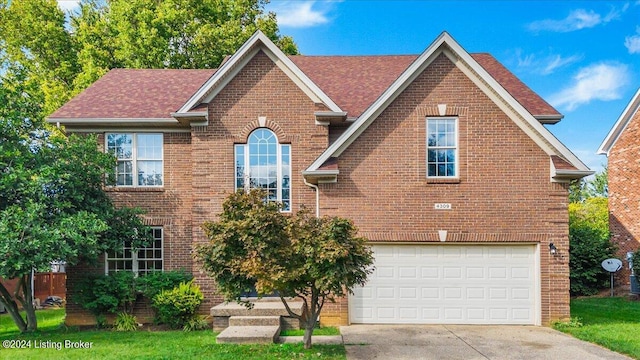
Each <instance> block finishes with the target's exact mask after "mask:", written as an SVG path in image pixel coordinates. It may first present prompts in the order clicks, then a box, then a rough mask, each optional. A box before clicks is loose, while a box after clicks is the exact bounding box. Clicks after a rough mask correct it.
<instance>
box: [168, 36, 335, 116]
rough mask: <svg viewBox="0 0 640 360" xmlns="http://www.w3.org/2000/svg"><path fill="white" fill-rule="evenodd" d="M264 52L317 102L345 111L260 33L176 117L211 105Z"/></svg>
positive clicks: (248, 41) (224, 64)
mask: <svg viewBox="0 0 640 360" xmlns="http://www.w3.org/2000/svg"><path fill="white" fill-rule="evenodd" d="M260 51H263V52H264V53H265V54H266V55H267V56H269V58H271V60H272V61H273V62H274V63H275V64H276V65H277V66H278V67H279V68H280V69H281V70H282V71H283V72H284V73H285V74H286V75H287V76H289V78H291V80H292V81H293V82H294V83H296V84H297V85H298V86H299V87H300V89H301V90H302V91H304V92H305V93H306V94H307V95H308V96H309V97H310V98H311V99H313V100H314V101H315V102H319V103H323V104H324V105H325V106H327V108H329V109H330V111H333V112H342V110H341V109H340V107H338V105H336V103H335V102H333V100H332V99H331V98H330V97H329V96H327V94H325V93H324V92H323V91H322V90H321V89H320V88H319V87H318V86H317V85H316V84H315V83H314V82H313V81H311V79H309V78H308V77H307V75H306V74H305V73H304V72H302V71H301V70H300V68H298V67H297V66H296V65H295V64H294V63H293V62H292V61H291V60H290V59H289V58H288V57H287V56H286V55H285V54H284V53H283V52H282V51H281V50H280V49H279V48H278V47H277V46H276V45H275V44H274V43H273V42H272V41H271V40H269V38H268V37H267V36H266V35H265V34H264V33H262V32H261V31H259V30H258V31H257V32H256V33H255V34H254V35H253V36H251V38H249V40H247V42H245V43H244V44H243V45H242V46H241V47H240V49H238V51H236V53H235V54H233V55H232V56H231V57H230V58H228V59H227V60H226V61H225V62H224V63H223V64H222V66H221V67H220V69H218V71H217V72H216V73H215V74H214V75H213V76H212V77H211V78H210V79H209V80H208V81H207V82H206V83H204V84H203V85H202V87H200V89H198V91H197V92H196V93H195V94H194V95H193V96H192V97H191V98H189V100H187V101H186V102H185V103H184V105H183V106H182V107H181V108H180V109H179V110H178V111H177V112H176V113H175V114H174V116H184V115H185V114H188V113H189V111H191V110H192V109H193V108H194V107H197V106H198V105H200V104H201V103H208V102H210V101H211V100H212V99H213V97H215V96H216V95H217V94H218V93H219V92H220V91H221V90H222V89H223V88H224V87H225V85H226V84H228V83H229V81H231V79H233V77H234V76H235V75H236V74H238V73H239V72H240V70H242V68H243V67H244V66H245V65H246V64H247V63H248V62H249V61H250V60H251V59H252V58H253V57H254V56H255V55H256V54H257V53H258V52H260Z"/></svg>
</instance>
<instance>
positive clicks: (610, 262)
mask: <svg viewBox="0 0 640 360" xmlns="http://www.w3.org/2000/svg"><path fill="white" fill-rule="evenodd" d="M602 267H603V268H604V269H605V270H607V271H608V272H611V273H614V272H617V271H619V270H620V269H622V261H620V260H618V259H607V260H605V261H603V262H602Z"/></svg>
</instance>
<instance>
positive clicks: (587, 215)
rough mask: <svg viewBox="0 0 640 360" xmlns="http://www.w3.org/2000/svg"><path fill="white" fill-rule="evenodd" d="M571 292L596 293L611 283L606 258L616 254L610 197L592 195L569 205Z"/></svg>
mask: <svg viewBox="0 0 640 360" xmlns="http://www.w3.org/2000/svg"><path fill="white" fill-rule="evenodd" d="M569 243H570V245H569V253H570V259H569V267H570V271H571V275H570V276H571V294H572V295H593V294H596V293H597V292H598V291H599V290H600V289H602V288H605V287H606V286H607V284H608V280H609V275H608V273H607V272H606V271H605V270H604V269H602V266H601V263H602V261H603V260H605V259H608V258H611V257H613V256H614V254H615V247H614V246H613V244H612V243H611V242H610V241H609V210H608V199H607V198H604V197H592V198H588V199H586V200H584V201H583V202H580V203H571V204H569Z"/></svg>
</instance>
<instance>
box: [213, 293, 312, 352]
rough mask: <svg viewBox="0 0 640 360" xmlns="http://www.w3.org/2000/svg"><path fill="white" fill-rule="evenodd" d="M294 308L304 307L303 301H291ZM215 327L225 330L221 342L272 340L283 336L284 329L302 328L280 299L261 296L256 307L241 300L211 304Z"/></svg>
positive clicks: (294, 310) (268, 342)
mask: <svg viewBox="0 0 640 360" xmlns="http://www.w3.org/2000/svg"><path fill="white" fill-rule="evenodd" d="M288 304H289V307H290V308H291V310H292V311H293V312H295V313H296V314H299V313H300V312H301V310H302V306H303V303H302V302H301V301H290V302H288ZM211 316H212V317H213V329H214V330H216V331H219V330H222V332H221V333H220V334H219V335H218V337H217V342H218V343H236V344H248V343H253V344H272V343H274V342H276V341H277V340H278V338H279V336H280V330H281V329H299V328H300V324H299V322H298V320H297V319H295V318H291V317H289V313H288V312H287V309H286V308H285V307H284V305H283V304H282V302H281V301H280V299H277V301H276V300H271V299H269V300H265V299H261V300H257V301H255V302H253V308H252V309H247V307H246V306H244V305H241V304H237V303H227V304H220V305H217V306H214V307H213V308H211Z"/></svg>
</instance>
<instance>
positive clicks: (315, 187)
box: [302, 176, 320, 217]
mask: <svg viewBox="0 0 640 360" xmlns="http://www.w3.org/2000/svg"><path fill="white" fill-rule="evenodd" d="M302 180H303V181H304V184H305V185H307V186H309V187H311V188H313V189H314V190H315V191H316V217H320V191H319V190H318V185H314V184H312V183H310V182H308V181H307V178H306V177H304V176H303V177H302Z"/></svg>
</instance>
